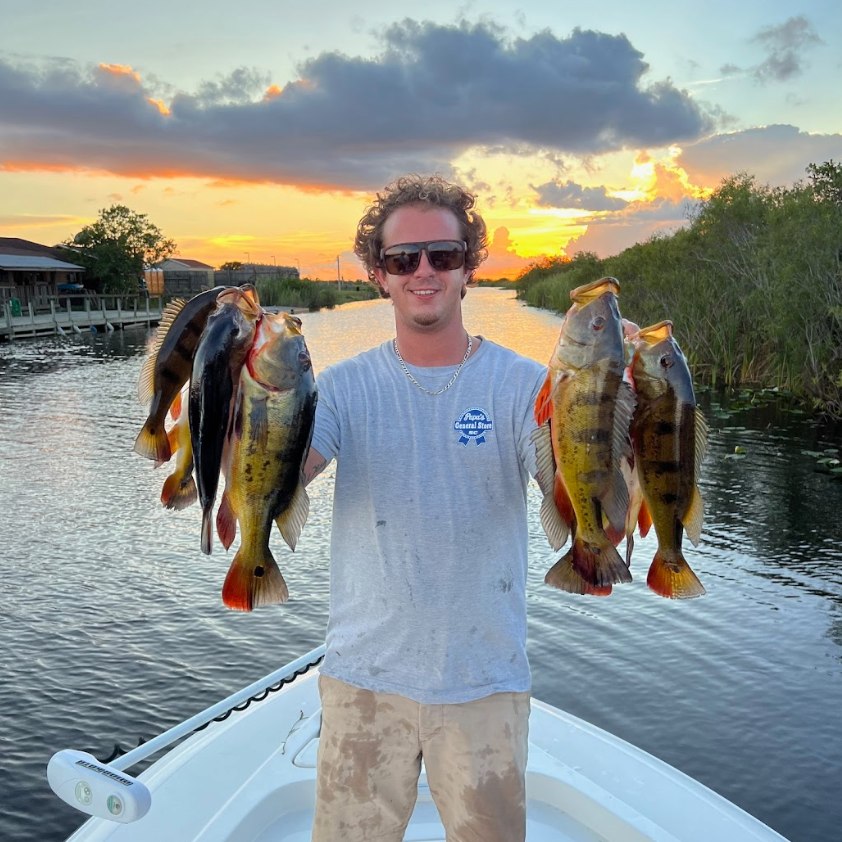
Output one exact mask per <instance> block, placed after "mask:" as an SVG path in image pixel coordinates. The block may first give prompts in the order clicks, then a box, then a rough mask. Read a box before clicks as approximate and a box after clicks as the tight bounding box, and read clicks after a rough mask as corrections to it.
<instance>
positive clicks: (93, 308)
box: [0, 294, 164, 342]
mask: <svg viewBox="0 0 842 842" xmlns="http://www.w3.org/2000/svg"><path fill="white" fill-rule="evenodd" d="M65 299H66V306H59V305H60V302H61V303H64V302H65ZM74 305H75V306H74ZM80 305H81V307H80ZM27 309H28V312H24V313H22V314H21V315H20V316H15V315H13V314H12V307H11V304H10V303H9V302H4V304H3V319H2V321H0V341H7V342H12V341H14V340H15V339H24V338H31V337H33V336H55V335H65V334H70V333H90V332H92V331H93V332H96V331H112V330H122V329H123V328H126V327H133V326H135V325H145V326H147V327H150V326H152V325H156V324H158V322H160V320H161V315H162V313H163V310H164V302H163V299H162V298H161V297H160V296H149V295H146V294H144V295H132V296H84V297H82V298H72V299H71V298H70V297H69V296H61V297H60V298H58V297H57V298H55V299H51V300H50V301H49V312H43V311H39V312H36V311H35V310H34V309H33V307H32V305H31V304H30V305H28V308H27Z"/></svg>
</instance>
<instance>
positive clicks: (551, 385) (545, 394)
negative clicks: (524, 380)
mask: <svg viewBox="0 0 842 842" xmlns="http://www.w3.org/2000/svg"><path fill="white" fill-rule="evenodd" d="M566 379H567V375H566V374H565V372H563V371H557V370H554V369H552V368H551V369H549V370H548V371H547V379H546V380H545V381H544V385H543V386H541V389H540V391H539V392H538V397H537V398H535V423H536V424H537V425H538V426H539V427H540V426H541V425H542V424H545V423H546V422H547V421H549V419H550V416H551V415H552V414H553V395H554V394H555V391H556V389H558V387H559V386H560V385H561V384H562V383H563V382H564V381H565V380H566Z"/></svg>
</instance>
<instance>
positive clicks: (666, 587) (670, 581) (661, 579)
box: [646, 549, 706, 599]
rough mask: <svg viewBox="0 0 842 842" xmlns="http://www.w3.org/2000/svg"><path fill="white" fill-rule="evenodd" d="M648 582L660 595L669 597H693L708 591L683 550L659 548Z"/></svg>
mask: <svg viewBox="0 0 842 842" xmlns="http://www.w3.org/2000/svg"><path fill="white" fill-rule="evenodd" d="M646 584H647V585H649V587H650V588H651V589H652V590H653V591H655V593H656V594H658V595H659V596H665V597H668V598H669V599H692V598H693V597H695V596H704V594H705V593H706V591H705V589H704V586H703V585H702V583H701V582H700V581H699V579H698V577H697V576H696V574H695V573H694V572H693V571H692V570H691V569H690V565H689V564H688V563H687V562H686V560H685V559H684V556H683V555H682V553H681V550H675V551H672V552H668V551H664V550H661V549H659V550H658V552H656V553H655V558H654V559H653V561H652V565H651V566H650V568H649V575H648V576H647V577H646Z"/></svg>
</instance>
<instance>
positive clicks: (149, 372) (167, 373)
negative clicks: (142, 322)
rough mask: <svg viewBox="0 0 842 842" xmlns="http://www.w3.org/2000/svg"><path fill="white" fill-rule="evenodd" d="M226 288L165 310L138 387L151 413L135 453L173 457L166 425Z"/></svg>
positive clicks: (159, 458) (158, 459)
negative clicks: (212, 315)
mask: <svg viewBox="0 0 842 842" xmlns="http://www.w3.org/2000/svg"><path fill="white" fill-rule="evenodd" d="M225 289H229V287H228V286H218V287H214V288H213V289H209V290H205V291H204V292H200V293H199V294H198V295H194V296H193V298H191V299H189V300H185V299H183V298H177V299H176V300H175V301H171V302H170V303H169V304H167V306H166V307H165V308H164V312H163V313H162V315H161V321H160V322H159V324H158V329H157V331H156V332H155V336H154V338H153V340H152V342H150V344H149V351H148V354H147V357H146V359H145V360H144V363H143V367H142V368H141V370H140V378H139V380H138V387H137V395H138V399H139V400H140V402H141V403H143V404H149V414H148V416H147V418H146V421H145V422H144V424H143V427H142V428H141V431H140V433H139V434H138V437H137V439H136V441H135V444H134V450H135V453H138V454H140V455H141V456H143V457H145V458H146V459H153V460H154V461H156V462H158V463H163V462H169V460H170V458H171V457H172V447H171V445H170V442H169V441H168V438H167V430H166V425H165V421H166V417H167V412H168V411H169V409H170V406H172V403H173V401H174V400H175V399H176V396H177V395H178V393H179V392H180V391H181V387H182V386H184V384H185V383H186V382H187V381H188V380H189V379H190V372H191V371H192V369H193V357H194V356H195V354H196V348H197V346H198V344H199V338H200V337H201V335H202V331H203V330H204V329H205V325H206V324H207V321H208V317H209V316H210V314H211V313H212V312H213V311H214V309H215V308H216V299H217V298H218V297H219V294H220V293H221V292H222V291H223V290H225ZM252 289H254V288H253V287H252Z"/></svg>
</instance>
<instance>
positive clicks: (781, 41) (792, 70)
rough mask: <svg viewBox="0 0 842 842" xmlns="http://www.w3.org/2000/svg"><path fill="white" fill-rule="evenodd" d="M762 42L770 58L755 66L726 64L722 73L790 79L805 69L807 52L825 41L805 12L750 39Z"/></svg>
mask: <svg viewBox="0 0 842 842" xmlns="http://www.w3.org/2000/svg"><path fill="white" fill-rule="evenodd" d="M750 43H752V44H758V45H760V47H761V49H762V50H763V51H764V52H765V53H766V58H765V59H764V60H763V61H761V62H760V63H759V64H756V65H754V66H752V67H748V68H742V67H739V66H738V65H736V64H732V63H730V62H729V63H728V64H724V65H723V66H722V67H721V68H720V70H719V72H720V73H722V75H723V76H735V75H737V74H741V73H749V74H750V75H751V76H753V77H754V80H755V81H756V82H759V83H760V84H765V83H766V82H787V81H789V80H790V79H793V78H795V77H796V76H800V75H801V74H802V73H803V72H804V53H806V52H807V51H808V50H810V49H812V48H813V47H815V46H818V45H819V44H824V41H822V39H821V38H820V37H819V35H818V33H817V32H816V30H815V29H814V28H813V25H812V24H811V23H810V21H808V20H807V18H805V17H804V16H803V15H798V16H797V17H792V18H788V19H787V20H786V21H784V22H783V23H782V24H780V25H779V26H766V27H764V28H763V29H761V30H760V31H759V32H758V33H757V34H756V35H754V36H753V37H752V38H751V39H750Z"/></svg>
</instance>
